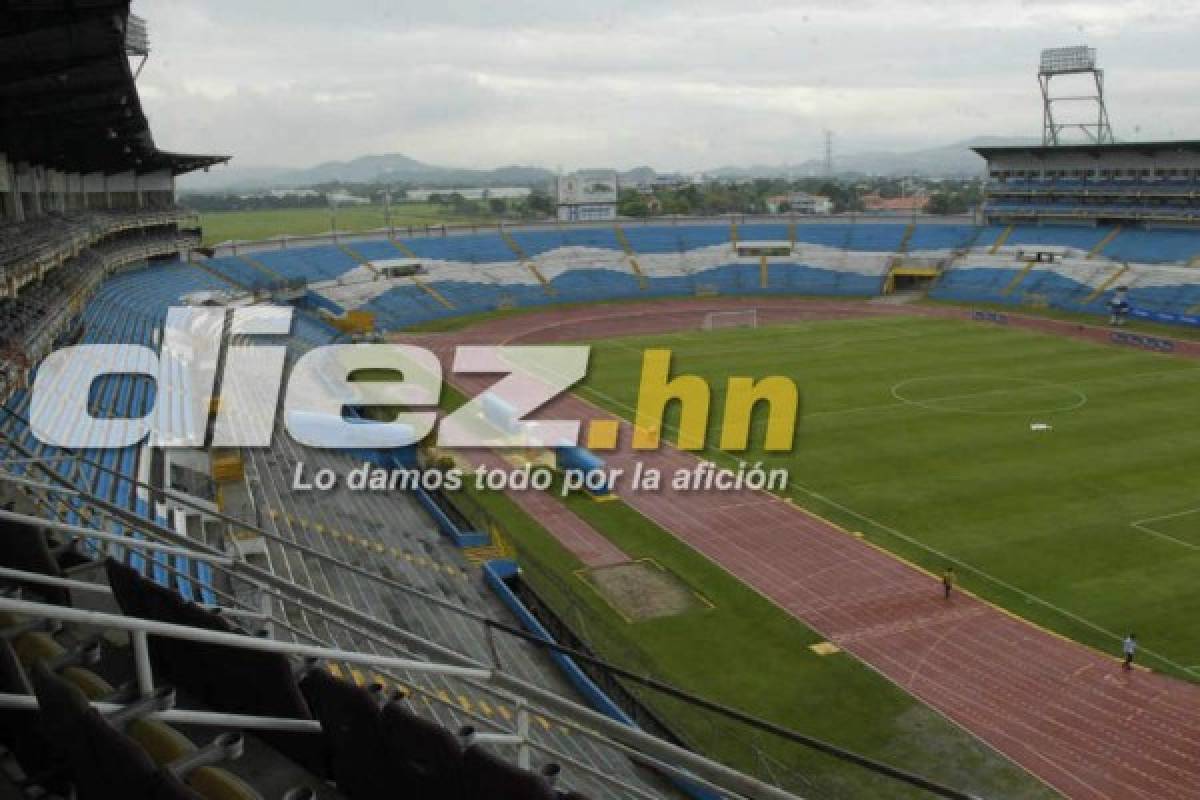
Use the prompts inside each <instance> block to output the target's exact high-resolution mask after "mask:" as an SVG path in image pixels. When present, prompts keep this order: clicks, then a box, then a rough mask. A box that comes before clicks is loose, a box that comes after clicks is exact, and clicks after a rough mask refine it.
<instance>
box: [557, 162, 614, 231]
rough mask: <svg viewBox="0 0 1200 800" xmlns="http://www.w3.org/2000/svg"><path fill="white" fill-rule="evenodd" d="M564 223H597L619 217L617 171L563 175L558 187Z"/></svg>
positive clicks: (595, 171)
mask: <svg viewBox="0 0 1200 800" xmlns="http://www.w3.org/2000/svg"><path fill="white" fill-rule="evenodd" d="M556 189H557V191H556V197H557V198H558V219H559V221H561V222H596V221H605V220H614V219H616V218H617V173H616V170H586V171H581V172H573V173H571V174H570V175H561V176H559V178H558V181H557V186H556Z"/></svg>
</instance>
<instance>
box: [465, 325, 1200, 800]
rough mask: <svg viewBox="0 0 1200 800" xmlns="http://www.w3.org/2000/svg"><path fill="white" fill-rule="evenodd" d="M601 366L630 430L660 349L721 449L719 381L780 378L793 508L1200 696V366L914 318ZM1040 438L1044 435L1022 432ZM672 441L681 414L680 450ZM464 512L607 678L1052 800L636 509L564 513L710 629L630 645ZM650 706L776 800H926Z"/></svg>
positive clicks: (936, 772)
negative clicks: (754, 777) (787, 792)
mask: <svg viewBox="0 0 1200 800" xmlns="http://www.w3.org/2000/svg"><path fill="white" fill-rule="evenodd" d="M747 305H748V306H750V305H752V303H750V302H748V303H747ZM591 344H592V345H593V348H594V350H593V354H592V363H591V368H590V370H589V376H588V378H587V379H586V381H585V382H584V383H583V384H582V385H580V386H578V387H576V391H577V392H578V393H579V394H580V395H581V396H582V397H585V398H587V399H589V400H591V401H592V402H594V403H596V404H597V405H600V406H603V407H605V408H607V409H609V410H611V411H613V412H615V413H618V414H620V415H622V416H625V417H626V418H630V417H632V407H633V406H634V404H635V403H636V393H637V386H638V376H639V373H640V359H641V354H642V351H643V350H644V349H645V348H648V347H669V348H671V349H672V350H673V352H674V363H673V372H674V374H679V373H691V374H699V375H702V376H704V377H705V378H707V379H708V381H709V384H710V386H712V387H713V403H712V408H713V413H712V416H711V417H710V442H712V443H715V442H716V441H717V439H718V433H717V432H718V428H719V426H720V422H721V418H720V409H721V408H722V405H723V396H724V391H723V390H724V384H725V378H726V377H727V376H729V375H731V374H741V375H751V376H754V377H762V376H765V375H771V374H786V375H789V376H791V377H792V378H794V379H795V380H796V382H797V384H798V385H799V388H800V393H801V403H802V409H801V417H800V422H799V425H798V429H797V430H798V432H797V438H796V446H795V449H794V452H792V453H789V454H787V455H786V456H772V457H765V458H764V460H765V461H767V462H768V463H770V464H782V465H785V466H787V467H788V468H789V470H790V471H791V477H792V481H793V483H794V486H793V488H792V489H791V491H790V493H791V495H792V496H793V497H794V499H795V500H796V501H797V502H798V503H799V504H801V505H803V506H805V507H807V508H810V509H812V510H813V511H816V512H817V513H820V514H822V515H825V516H827V517H829V518H830V519H833V520H834V521H837V522H839V523H841V524H843V525H845V526H846V527H848V528H850V529H852V530H856V531H862V532H863V533H864V534H865V535H866V537H867V538H868V539H870V540H871V541H873V542H875V543H877V544H879V545H881V546H883V547H886V548H888V549H890V550H892V551H894V552H896V553H897V554H899V555H902V556H904V557H905V558H908V559H911V560H913V561H916V562H918V563H921V564H923V565H924V566H926V567H928V568H931V569H940V568H941V567H942V566H944V564H945V563H946V562H947V560H948V559H953V560H955V561H957V562H958V563H960V565H962V566H961V567H960V569H959V573H960V576H961V578H962V581H963V583H964V585H965V586H966V587H967V588H969V589H971V590H973V591H975V592H977V593H979V594H981V595H983V596H985V597H987V598H988V599H990V600H992V601H994V602H996V603H998V604H1000V605H1003V606H1005V607H1007V608H1010V609H1012V610H1014V611H1015V612H1017V613H1018V614H1020V615H1021V616H1024V617H1026V618H1029V619H1032V620H1034V621H1036V622H1038V623H1039V624H1042V625H1045V626H1047V627H1049V628H1052V629H1054V630H1057V631H1059V632H1062V633H1064V634H1066V635H1069V636H1072V637H1074V638H1077V639H1079V640H1081V641H1084V642H1086V643H1088V644H1090V645H1092V646H1096V647H1101V648H1104V649H1106V650H1108V651H1110V652H1116V649H1117V647H1116V645H1117V642H1116V640H1115V639H1114V638H1113V637H1114V636H1116V635H1119V634H1121V633H1123V632H1124V631H1125V630H1127V629H1130V628H1133V629H1136V630H1137V632H1138V634H1139V638H1140V639H1141V640H1142V642H1143V643H1144V645H1145V648H1146V649H1147V650H1149V651H1153V652H1154V653H1157V654H1159V656H1161V658H1159V659H1155V658H1154V657H1153V656H1151V655H1150V654H1149V653H1146V652H1143V655H1145V656H1147V658H1146V659H1144V660H1145V662H1146V663H1148V664H1150V665H1151V666H1154V667H1156V668H1159V669H1163V670H1168V671H1171V672H1173V673H1175V674H1177V675H1180V676H1182V677H1190V678H1195V677H1197V676H1196V675H1195V674H1194V673H1190V672H1188V671H1187V670H1186V669H1185V668H1187V667H1193V668H1197V669H1200V632H1198V631H1197V630H1196V628H1195V626H1194V625H1193V624H1192V620H1194V618H1195V615H1196V612H1197V611H1198V610H1200V608H1198V604H1200V601H1198V599H1197V596H1196V595H1197V593H1196V592H1195V589H1194V586H1195V576H1196V575H1197V574H1200V572H1198V568H1200V552H1198V551H1197V549H1196V546H1200V533H1198V531H1200V510H1197V509H1200V492H1198V491H1197V489H1198V488H1200V477H1197V474H1196V472H1197V469H1196V468H1197V466H1200V435H1198V433H1200V430H1198V429H1200V419H1197V418H1196V415H1195V414H1194V406H1195V397H1196V396H1197V390H1198V389H1200V364H1198V363H1196V362H1192V361H1188V360H1184V359H1180V358H1175V357H1170V356H1163V355H1156V354H1149V353H1143V352H1140V351H1135V350H1125V349H1118V348H1114V347H1110V346H1101V345H1094V344H1087V343H1083V342H1078V341H1074V340H1070V339H1065V338H1059V337H1052V336H1046V335H1042V334H1036V333H1031V332H1026V331H1022V330H1018V329H1008V328H1004V327H1000V326H990V325H985V324H979V323H968V322H958V321H951V320H939V319H932V318H924V317H897V318H886V319H871V320H868V319H862V320H842V321H820V322H811V323H804V324H795V325H785V326H777V327H774V326H773V327H771V328H769V329H767V328H763V329H757V330H754V329H731V330H722V331H711V332H705V331H700V330H696V331H692V332H683V333H675V334H664V335H660V336H646V337H638V338H618V339H609V340H604V341H598V342H593V343H591ZM452 394H454V393H453V392H452ZM458 402H461V398H460V397H457V396H456V397H455V400H454V403H453V405H457V403H458ZM673 412H674V410H673ZM673 412H672V413H673ZM1034 422H1044V423H1047V424H1049V425H1050V426H1051V427H1052V429H1051V430H1049V431H1042V432H1035V431H1032V430H1031V429H1030V425H1031V423H1034ZM676 423H677V418H676V417H675V416H673V415H672V414H669V415H668V417H667V420H666V424H667V427H668V429H670V428H672V427H673V426H674V425H675V424H676ZM756 423H757V424H756V430H757V431H758V434H757V435H756V437H754V439H755V440H758V441H760V440H761V423H762V420H761V419H756ZM668 437H669V438H673V436H671V434H670V432H669V430H668ZM707 456H708V457H710V458H712V459H713V460H716V461H718V462H720V461H722V460H723V459H728V456H726V455H725V454H722V453H720V452H719V451H717V450H715V449H712V450H710V451H709V452H708V453H707ZM747 456H750V457H753V458H759V457H762V456H761V454H760V453H758V452H751V453H748V454H747ZM469 494H471V495H472V496H473V497H474V499H475V500H476V501H477V502H478V503H479V504H480V505H481V507H482V508H483V509H484V510H485V511H486V513H487V514H488V515H489V517H490V519H488V520H487V522H488V523H489V524H491V525H493V526H496V527H498V528H499V529H501V530H502V531H503V532H504V533H505V535H506V536H507V538H508V539H509V540H511V541H512V543H513V544H514V545H515V546H516V547H517V549H518V551H519V554H518V557H519V560H520V562H521V564H522V567H523V575H524V577H525V579H526V580H527V581H528V582H529V583H530V584H531V585H532V586H533V587H534V588H535V590H536V591H537V592H538V594H539V595H540V596H541V597H542V598H543V599H544V600H545V601H547V602H548V603H549V604H550V605H551V607H553V608H555V609H556V610H557V612H558V613H559V614H560V615H561V616H562V617H563V618H564V619H566V620H567V621H568V622H569V623H570V624H572V625H573V627H574V628H575V629H576V630H577V631H580V632H581V633H583V634H584V635H585V637H586V638H587V641H588V644H589V646H591V647H592V648H593V650H594V651H595V652H597V653H598V654H599V655H601V656H603V657H605V658H607V659H609V660H611V661H614V662H616V663H619V664H621V665H623V666H626V667H628V668H631V669H634V670H636V671H639V672H642V673H644V674H652V675H655V676H657V677H660V678H662V679H664V680H667V681H669V682H672V683H675V684H677V685H680V686H683V687H685V688H688V689H690V690H692V691H695V692H698V693H700V694H702V695H704V696H706V697H709V698H711V699H714V700H718V701H720V702H724V703H728V704H730V705H733V706H735V707H737V708H740V709H742V710H745V711H747V712H750V713H753V714H756V715H759V716H762V717H764V718H767V719H770V720H773V721H776V722H778V723H780V724H783V725H786V726H788V727H791V728H794V729H796V730H799V731H802V732H805V733H808V734H810V735H814V736H818V737H820V738H823V739H825V740H827V741H830V742H834V743H836V744H839V745H841V746H844V747H847V748H850V749H853V750H856V751H858V752H861V753H864V754H866V755H869V756H872V757H874V758H877V759H880V760H883V761H886V762H888V763H891V764H894V765H897V766H900V767H903V768H905V769H908V770H911V771H913V772H916V773H918V774H922V775H925V776H928V777H932V778H934V779H937V780H940V781H942V782H944V783H946V784H948V785H951V786H955V787H958V788H961V789H964V790H968V791H973V792H976V793H978V794H980V795H981V796H985V797H1005V798H1016V797H1026V798H1035V797H1036V798H1041V797H1049V796H1053V794H1054V793H1053V792H1051V791H1050V790H1048V789H1047V788H1046V787H1044V786H1043V785H1041V784H1040V783H1038V782H1037V781H1036V780H1035V779H1033V778H1032V777H1030V776H1029V775H1027V774H1026V773H1024V772H1022V771H1021V770H1019V769H1018V768H1016V767H1014V766H1013V765H1012V764H1010V763H1009V762H1007V761H1006V760H1005V759H1003V758H1002V757H1000V756H999V755H997V754H996V753H994V752H993V751H991V750H990V749H989V748H987V747H986V746H983V745H981V744H980V743H979V742H977V741H976V740H974V739H973V738H972V737H970V736H969V735H967V734H966V733H964V732H963V731H961V730H960V729H958V728H957V727H956V726H954V725H952V724H950V723H948V722H947V721H946V720H945V719H944V718H942V717H941V716H940V715H938V714H936V713H934V712H933V711H931V710H929V709H928V708H926V707H924V706H923V705H922V704H921V703H919V702H918V701H916V700H915V699H914V698H912V697H911V696H910V695H908V694H906V693H904V692H903V691H901V690H899V689H897V688H896V687H895V686H893V685H892V684H891V683H889V682H888V681H887V680H885V679H884V678H882V677H881V676H879V675H878V674H876V673H875V672H873V671H872V670H870V669H868V668H867V667H865V666H863V665H862V664H860V663H859V662H857V661H856V660H854V659H852V658H849V657H847V656H845V655H835V656H827V657H821V656H817V655H815V654H813V653H812V652H811V651H810V650H809V645H811V644H813V643H815V642H818V641H820V637H819V636H817V635H816V634H815V633H814V632H813V631H812V630H810V629H808V628H807V627H806V626H805V625H803V624H802V623H800V622H799V621H797V620H795V619H794V618H792V617H790V616H789V615H787V614H785V613H784V612H783V611H781V610H780V609H778V608H777V607H776V606H774V605H772V604H771V603H769V602H768V601H766V600H765V599H764V598H762V597H761V596H760V595H758V594H757V593H755V592H753V591H751V590H750V589H749V588H748V587H746V586H745V585H744V584H742V583H741V582H740V581H738V580H736V579H735V578H733V577H731V576H730V575H729V574H728V573H726V572H724V571H723V570H721V569H720V568H719V567H717V566H715V565H714V564H712V563H711V562H709V561H708V560H707V559H706V558H704V557H703V556H700V555H698V554H697V553H696V552H695V551H693V550H691V549H690V548H689V547H687V546H686V545H684V544H682V543H680V542H678V541H677V540H676V539H674V538H673V537H671V536H669V535H667V534H666V533H665V532H664V531H662V530H661V529H660V528H658V527H657V526H656V525H655V524H653V523H651V522H650V521H649V520H647V519H646V518H644V517H642V516H641V515H640V514H639V513H637V512H636V511H635V510H633V509H632V508H630V507H629V506H627V505H626V504H625V503H623V502H621V501H619V500H618V501H615V502H609V503H595V502H592V501H591V500H588V499H587V498H585V497H582V496H572V497H570V498H568V499H567V500H566V502H567V503H568V505H569V506H570V507H571V509H572V510H573V511H575V512H576V513H577V514H579V515H580V516H582V517H583V518H584V519H586V520H587V521H588V522H589V523H591V524H592V525H593V526H594V527H595V528H596V529H597V530H599V531H601V532H602V533H604V534H605V535H606V536H608V537H609V538H611V539H612V540H613V541H614V543H616V544H617V545H618V546H619V547H620V548H621V549H622V550H624V551H625V552H626V553H627V554H629V555H630V556H631V557H632V558H635V559H637V558H652V559H654V560H655V561H656V562H658V563H660V564H662V565H663V566H664V567H666V568H667V569H669V570H670V571H671V572H673V573H674V574H676V575H678V576H680V577H681V578H683V579H684V580H685V581H687V582H688V583H689V584H690V585H691V586H693V587H696V588H698V589H701V590H702V591H703V592H704V595H705V597H706V598H708V599H709V600H711V601H712V603H713V604H714V606H715V607H714V608H713V609H697V610H692V611H688V612H686V613H684V614H680V615H678V616H674V617H665V618H661V619H654V620H648V621H643V622H638V623H635V624H629V623H627V622H626V621H624V620H623V619H621V618H620V617H619V616H618V615H617V614H616V613H615V612H614V611H613V610H612V609H611V608H610V607H609V606H608V605H607V604H606V603H605V602H604V601H603V600H602V599H601V598H600V597H599V596H598V595H597V594H596V593H595V592H594V591H592V590H591V589H590V588H588V586H587V585H586V584H585V583H584V582H583V581H581V580H579V579H578V577H577V576H576V571H577V570H578V569H579V568H580V567H581V566H582V565H581V564H580V563H579V562H578V561H577V560H576V559H575V558H574V557H573V556H572V555H571V554H569V553H568V552H567V551H566V550H564V549H563V548H562V547H561V546H560V545H559V544H558V543H557V542H556V541H555V540H554V539H553V537H552V536H551V535H550V534H549V533H547V532H546V531H545V530H544V529H543V528H542V527H541V525H540V524H538V522H537V520H535V519H531V518H530V517H528V516H526V515H525V514H524V513H523V512H522V511H521V510H520V509H519V508H517V507H516V505H515V504H513V503H512V502H511V501H510V500H509V499H508V498H507V497H505V496H504V495H500V494H493V493H483V494H476V493H474V492H469ZM1181 512H1184V513H1181ZM477 521H479V520H477ZM1150 531H1153V532H1150ZM1189 545H1195V546H1189ZM718 643H719V644H718ZM747 654H753V655H752V657H750V658H748V657H747ZM1163 659H1166V660H1165V661H1164V660H1163ZM645 699H646V701H647V702H648V703H649V704H650V705H651V707H652V708H654V709H655V710H656V711H657V712H658V713H660V714H661V715H663V716H664V717H665V718H666V719H668V720H669V721H670V723H671V724H672V726H673V728H674V729H675V730H677V731H679V732H681V733H683V734H684V735H685V736H688V737H689V740H690V741H692V742H693V743H695V744H696V746H698V747H699V748H700V749H701V750H703V751H704V752H707V753H709V754H711V755H714V756H716V757H718V758H721V759H722V760H725V761H727V762H728V763H732V764H735V765H738V766H741V767H743V768H745V769H750V770H752V771H755V772H761V771H762V770H763V769H764V766H763V765H764V757H763V756H762V755H760V754H754V753H752V752H750V750H749V748H748V746H747V742H756V743H757V745H758V746H759V747H760V748H761V749H762V750H763V752H765V754H766V759H767V763H770V768H769V769H768V770H767V773H769V774H771V775H774V776H779V775H784V776H786V775H793V776H797V777H796V782H790V781H785V782H787V783H789V785H791V786H792V788H796V789H797V790H805V791H808V792H809V793H810V794H812V795H813V796H830V797H897V798H899V797H913V798H916V797H922V796H925V795H924V794H923V793H920V792H917V791H911V792H910V791H906V790H904V789H903V788H902V787H898V786H897V785H896V784H894V783H891V782H887V781H883V780H882V779H879V778H875V777H871V776H869V775H868V774H866V773H865V772H864V771H862V770H861V769H858V768H855V767H851V766H848V765H844V764H839V763H837V762H835V761H833V760H832V759H829V758H826V757H822V756H817V755H813V754H811V753H809V752H807V751H804V750H802V749H800V748H797V747H777V746H776V745H777V743H775V742H772V741H771V740H770V739H769V738H765V737H755V736H752V735H750V734H749V733H748V732H747V731H745V730H744V729H737V728H732V729H731V728H729V727H727V726H725V725H722V724H721V723H720V722H718V721H717V720H716V719H715V718H714V717H712V716H711V715H707V714H704V713H702V712H697V711H694V710H693V709H690V708H688V707H686V706H683V705H681V704H679V703H674V702H671V701H665V700H663V699H662V698H659V697H655V696H653V695H647V696H646V697H645ZM772 759H774V760H772ZM767 773H764V774H767Z"/></svg>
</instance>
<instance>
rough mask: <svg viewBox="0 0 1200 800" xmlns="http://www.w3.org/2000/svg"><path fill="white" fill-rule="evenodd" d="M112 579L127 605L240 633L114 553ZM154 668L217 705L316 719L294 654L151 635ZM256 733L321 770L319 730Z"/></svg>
mask: <svg viewBox="0 0 1200 800" xmlns="http://www.w3.org/2000/svg"><path fill="white" fill-rule="evenodd" d="M105 571H106V572H107V574H108V580H109V586H110V587H111V588H112V590H113V595H114V596H115V598H116V600H117V604H118V605H119V606H120V607H121V609H122V611H124V613H126V614H128V615H130V616H140V617H144V618H146V619H153V620H157V621H159V622H167V623H171V624H174V625H184V626H187V627H192V628H199V629H202V630H210V631H216V632H218V633H240V634H244V633H245V631H243V630H241V629H240V628H238V627H236V626H235V625H233V624H232V623H230V622H229V620H227V619H226V618H224V617H222V616H220V615H219V614H215V613H213V612H211V611H206V610H204V609H202V608H200V607H199V606H197V605H194V604H192V603H188V602H186V601H184V600H183V598H182V597H180V596H179V595H178V594H177V593H175V592H172V591H170V590H168V589H164V588H163V587H161V586H159V585H158V584H156V583H154V582H153V581H149V580H146V579H145V578H143V577H142V576H140V575H138V574H137V572H135V571H134V570H132V569H130V568H129V567H127V566H125V565H124V564H121V563H119V562H117V561H116V560H114V559H111V558H109V559H107V560H106V561H105ZM149 640H150V657H151V662H152V663H153V665H154V669H155V674H156V675H161V676H162V677H163V678H164V679H165V680H167V681H169V682H171V683H172V684H174V685H176V686H178V687H180V688H181V689H183V690H185V691H187V692H188V693H189V694H190V695H192V696H194V697H195V698H196V699H198V700H199V701H200V702H202V703H204V704H205V705H206V706H208V707H210V708H213V709H215V710H218V711H226V712H229V713H236V714H252V715H261V716H268V717H282V718H288V719H301V720H306V719H312V714H311V713H310V711H309V706H308V703H307V701H306V700H305V697H304V695H303V694H302V693H301V691H300V686H299V684H298V682H297V680H296V677H295V672H296V670H295V669H294V667H293V664H292V662H291V661H290V660H289V659H288V658H287V657H286V656H283V655H280V654H278V653H264V652H261V651H255V650H246V649H242V648H234V647H223V646H220V645H212V644H204V643H200V642H190V641H183V640H178V639H167V638H165V637H157V636H151V637H149ZM259 738H260V739H262V740H263V741H265V742H267V743H268V744H270V745H271V746H273V747H275V748H276V749H277V750H279V751H280V752H281V753H283V754H284V755H287V756H288V757H289V758H292V759H293V760H295V761H296V762H297V763H299V764H300V765H301V766H303V767H305V768H306V769H308V770H309V771H311V772H313V773H314V774H317V775H322V774H324V762H325V757H324V754H323V752H322V751H321V748H320V745H319V739H318V737H315V736H312V735H309V734H305V733H287V732H279V731H264V732H262V733H261V734H260V735H259Z"/></svg>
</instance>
